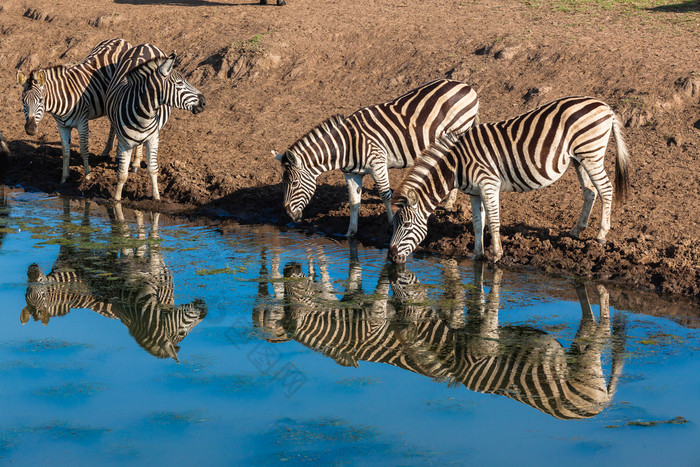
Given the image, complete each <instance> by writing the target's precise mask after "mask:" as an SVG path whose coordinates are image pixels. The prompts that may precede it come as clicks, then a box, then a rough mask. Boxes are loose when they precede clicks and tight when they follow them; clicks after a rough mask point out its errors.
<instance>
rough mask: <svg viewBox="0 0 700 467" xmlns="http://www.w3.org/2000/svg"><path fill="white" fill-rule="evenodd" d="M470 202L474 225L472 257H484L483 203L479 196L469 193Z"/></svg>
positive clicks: (478, 258)
mask: <svg viewBox="0 0 700 467" xmlns="http://www.w3.org/2000/svg"><path fill="white" fill-rule="evenodd" d="M469 199H470V201H471V203H472V226H473V227H474V254H473V255H472V259H474V260H480V259H482V258H483V257H484V205H483V203H482V202H481V197H480V196H477V195H470V196H469Z"/></svg>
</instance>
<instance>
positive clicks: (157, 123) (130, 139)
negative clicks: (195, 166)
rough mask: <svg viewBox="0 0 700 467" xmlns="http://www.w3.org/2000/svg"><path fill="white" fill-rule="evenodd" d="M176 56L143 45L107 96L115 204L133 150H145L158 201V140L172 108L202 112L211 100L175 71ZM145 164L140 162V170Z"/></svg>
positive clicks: (128, 56) (127, 57)
mask: <svg viewBox="0 0 700 467" xmlns="http://www.w3.org/2000/svg"><path fill="white" fill-rule="evenodd" d="M174 63H175V54H174V53H173V54H171V55H170V56H166V55H165V54H164V53H163V52H162V51H161V50H160V49H159V48H157V47H156V46H154V45H151V44H141V45H138V46H136V47H134V48H132V49H130V50H129V51H128V52H127V53H125V54H124V55H123V56H122V58H121V60H120V61H119V65H118V68H117V71H116V72H115V75H114V79H113V80H112V82H111V83H110V86H109V89H108V91H107V115H108V117H109V120H110V122H111V123H112V126H113V127H114V130H115V132H116V135H117V141H118V146H117V154H118V160H119V175H118V181H117V188H116V191H115V195H114V198H115V199H116V200H120V199H121V197H122V189H123V188H124V184H125V183H126V179H127V176H128V169H129V161H130V158H131V155H130V150H131V149H132V148H133V147H135V146H137V145H139V144H145V145H146V150H147V152H148V173H149V175H150V178H151V185H152V188H153V198H154V199H156V200H159V199H160V193H159V191H158V160H157V155H158V142H159V140H158V134H159V132H160V129H161V128H163V126H164V125H165V123H166V122H167V121H168V117H169V116H170V110H171V107H176V108H179V109H184V110H189V111H191V112H192V113H194V114H197V113H199V112H201V111H202V110H203V109H204V106H205V105H206V99H205V98H204V96H203V95H202V93H200V92H199V91H198V90H197V89H195V87H194V86H192V85H191V84H190V83H188V82H187V80H185V78H184V77H183V75H182V74H181V73H180V72H178V71H176V70H174V69H173V65H174ZM140 163H141V161H140V159H139V158H138V157H137V159H136V160H135V161H134V166H133V167H134V169H135V170H136V169H138V167H139V165H140Z"/></svg>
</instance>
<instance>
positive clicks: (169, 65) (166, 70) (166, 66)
mask: <svg viewBox="0 0 700 467" xmlns="http://www.w3.org/2000/svg"><path fill="white" fill-rule="evenodd" d="M174 64H175V52H173V53H172V54H170V56H169V57H168V58H166V59H165V61H164V62H163V63H161V64H160V66H159V67H158V70H159V71H160V74H161V75H163V76H168V75H169V74H170V72H171V71H173V65H174Z"/></svg>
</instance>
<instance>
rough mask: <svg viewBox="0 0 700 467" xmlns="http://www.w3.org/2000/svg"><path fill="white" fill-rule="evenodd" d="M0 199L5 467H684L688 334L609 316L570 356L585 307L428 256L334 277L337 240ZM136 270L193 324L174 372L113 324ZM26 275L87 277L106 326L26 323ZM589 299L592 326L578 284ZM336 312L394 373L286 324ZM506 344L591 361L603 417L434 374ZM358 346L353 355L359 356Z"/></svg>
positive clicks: (536, 280) (569, 290)
mask: <svg viewBox="0 0 700 467" xmlns="http://www.w3.org/2000/svg"><path fill="white" fill-rule="evenodd" d="M5 198H6V199H5V201H4V204H3V205H2V206H0V271H1V272H2V274H1V275H0V375H1V376H0V378H1V380H2V383H1V384H0V413H1V414H2V417H1V418H0V462H2V463H5V462H8V463H9V462H13V463H16V464H19V465H36V464H40V463H48V462H50V463H52V464H58V465H67V464H71V465H75V464H78V465H86V464H90V465H95V464H97V465H122V464H123V463H124V462H128V463H130V464H135V465H146V464H153V463H156V464H157V465H161V464H172V465H183V464H192V463H206V464H207V465H231V464H238V463H246V464H263V465H267V464H278V463H284V464H292V465H294V464H298V463H322V464H402V465H414V464H421V465H422V464H446V463H449V464H460V465H461V464H477V463H478V464H479V465H505V464H518V465H534V464H543V463H544V464H554V463H556V464H564V465H566V464H568V465H661V464H664V465H665V464H672V465H700V444H698V439H700V430H699V429H698V423H699V422H700V398H699V397H698V395H699V394H700V358H698V357H699V356H700V351H699V349H700V333H699V332H698V330H697V325H698V324H700V323H698V322H697V320H695V321H693V320H692V319H689V320H686V321H683V322H684V324H686V325H685V326H683V325H680V324H678V321H677V320H673V319H670V318H665V317H652V316H647V315H644V314H639V313H636V312H634V310H618V309H616V308H615V304H614V303H612V304H611V306H610V307H609V314H610V315H611V316H612V317H613V318H614V319H613V320H612V321H611V322H612V323H614V324H616V329H613V331H612V335H611V333H610V332H608V333H607V334H605V333H603V334H602V335H601V336H602V337H601V336H595V337H594V338H589V339H588V340H586V339H584V340H581V339H580V338H577V332H579V329H580V326H581V320H582V306H583V305H582V302H581V301H580V300H578V299H577V294H576V291H575V287H574V284H573V282H571V281H568V280H563V279H562V280H559V279H554V278H544V277H540V276H536V275H534V274H533V275H528V274H525V273H515V272H512V271H503V272H497V271H496V270H494V268H493V267H492V266H488V265H483V266H480V265H473V264H472V263H470V262H463V263H459V264H456V263H454V262H450V261H445V260H442V261H441V260H439V259H436V258H423V259H412V260H410V261H409V264H408V265H407V270H405V271H399V272H395V271H393V270H392V271H389V272H388V269H387V267H386V265H385V258H386V251H382V250H376V249H371V248H363V247H359V248H358V249H357V257H356V258H355V257H352V258H351V247H350V245H349V244H348V243H347V242H344V241H343V242H336V241H333V240H330V239H326V238H315V237H309V236H307V235H305V234H302V233H299V232H294V231H286V232H282V231H279V230H278V229H276V228H273V227H270V226H244V225H241V226H235V227H231V228H228V229H227V230H226V233H225V234H223V233H221V232H220V231H219V230H217V229H215V228H210V227H202V226H195V225H190V224H188V223H186V222H185V221H183V220H177V219H170V218H166V217H165V216H160V217H158V216H156V217H155V218H154V215H153V214H152V213H136V212H134V211H132V210H129V209H126V208H124V209H123V210H122V213H123V214H124V220H116V221H115V214H114V212H115V211H114V208H113V207H112V206H110V205H97V204H94V203H90V202H83V201H76V200H73V201H64V200H61V199H59V198H55V197H49V196H46V195H41V194H33V193H24V192H19V191H8V192H6V196H5ZM86 206H87V207H89V213H88V214H86V212H85V207H86ZM139 217H142V220H143V222H142V224H143V225H142V230H141V238H139V223H141V222H140V221H139ZM154 225H156V226H157V227H158V228H157V229H156V230H157V233H156V234H155V235H154V233H153V226H154ZM120 229H121V230H120ZM149 235H150V237H149ZM120 242H121V243H120ZM115 245H116V246H115ZM109 252H111V256H110V254H108V253H109ZM154 257H155V258H157V259H158V261H156V263H158V264H157V265H156V266H154V267H155V268H156V270H158V271H159V274H165V273H164V272H163V271H167V272H168V274H171V275H172V279H171V283H172V285H173V288H172V293H173V294H174V296H173V297H172V298H171V299H167V297H166V298H159V299H158V300H161V301H160V302H158V303H161V302H162V303H166V302H168V300H171V301H174V304H173V303H170V305H168V306H169V307H170V308H167V306H165V305H163V307H165V308H167V309H168V310H171V309H174V308H177V307H183V306H185V305H188V304H194V305H192V306H193V307H194V308H197V307H204V308H206V316H204V317H203V318H202V319H201V322H196V323H195V324H194V326H193V327H192V328H191V329H189V333H187V334H186V335H185V336H184V338H182V340H181V341H179V342H177V346H179V350H178V351H177V356H176V358H177V360H178V361H176V360H175V358H172V357H169V356H167V355H166V356H165V357H164V358H163V356H162V355H161V356H157V355H154V354H153V352H151V351H149V350H148V349H147V348H146V347H145V346H144V345H142V344H141V343H139V341H138V340H137V337H135V335H136V334H137V331H133V329H132V328H130V327H129V326H130V325H132V326H133V323H130V324H127V322H128V320H127V319H126V318H125V317H124V315H123V313H125V312H123V311H119V310H118V308H119V307H122V308H124V309H126V307H127V305H125V303H126V302H128V300H122V299H121V298H119V297H121V296H122V295H126V294H127V292H129V293H131V291H139V290H142V289H143V285H144V284H149V283H150V282H149V281H151V280H152V277H150V276H149V274H151V273H150V272H149V271H150V270H147V269H145V268H146V266H144V264H146V262H147V261H146V260H144V258H151V259H152V258H154ZM33 264H36V265H37V266H38V268H39V270H40V271H41V272H42V273H43V274H44V275H45V276H46V277H54V276H52V274H54V273H51V271H52V269H54V268H56V269H55V271H58V270H65V271H68V270H71V271H74V270H75V271H78V272H79V273H80V274H83V276H84V277H85V281H86V282H89V283H90V284H92V285H90V286H89V287H87V288H83V289H80V290H79V293H81V294H83V295H84V296H88V295H91V294H96V292H95V290H97V289H100V290H102V288H101V286H98V285H94V284H98V283H99V280H100V279H99V278H101V277H104V281H105V283H110V284H112V285H113V289H108V288H105V290H107V291H106V292H105V291H102V292H101V294H102V295H100V297H101V298H100V300H101V301H100V303H102V305H100V306H103V307H105V308H104V309H103V313H102V314H101V313H99V312H96V311H94V310H93V309H90V308H70V312H68V313H66V314H64V315H62V316H59V315H56V316H50V317H49V318H48V321H47V323H46V325H44V324H42V316H44V320H46V315H45V314H44V315H42V311H41V310H39V309H38V308H37V309H34V310H33V311H32V310H29V309H27V310H29V311H26V310H25V307H27V306H28V301H27V300H28V299H27V297H26V296H25V293H26V292H27V287H28V271H29V270H30V269H31V268H32V265H33ZM65 264H70V265H73V266H72V268H73V269H71V268H70V267H64V266H61V265H65ZM80 265H88V266H89V267H88V266H85V268H86V269H85V270H86V271H87V270H89V271H91V272H90V273H89V276H90V277H86V276H85V275H86V274H88V273H86V272H85V271H83V269H81V268H82V267H83V266H80ZM114 265H118V266H114ZM163 265H164V266H163ZM59 266H60V267H59ZM35 267H36V266H35ZM61 267H63V269H61ZM149 267H150V266H149ZM76 268H77V269H76ZM90 268H92V269H90ZM101 268H102V269H101ZM115 270H118V271H119V272H118V273H115V272H114V271H115ZM81 271H82V272H81ZM125 271H126V272H125ZM358 271H359V273H358ZM353 274H354V276H353ZM450 274H451V275H450ZM499 274H502V278H501V277H500V276H499ZM54 275H55V274H54ZM285 275H286V276H287V277H285ZM349 275H350V276H352V277H355V278H356V280H352V277H351V278H350V279H349ZM360 277H361V279H359V278H360ZM360 280H361V285H359V283H360V282H359V281H360ZM110 281H111V282H110ZM402 281H403V282H402ZM161 282H162V283H165V282H163V281H161ZM32 284H34V282H31V281H29V285H30V286H31V285H32ZM81 284H82V282H81ZM81 287H82V286H81ZM382 287H383V288H382ZM162 288H163V289H166V288H167V287H162ZM347 288H350V289H352V290H354V291H355V293H354V294H344V293H343V291H344V290H345V289H347ZM47 290H48V289H47ZM159 290H160V289H159ZM412 290H413V291H415V290H417V291H418V292H411V291H412ZM585 290H586V293H587V295H588V297H589V298H590V300H591V302H592V304H593V305H592V310H593V313H594V315H595V317H596V319H600V314H601V307H600V304H599V302H600V300H601V299H600V297H599V295H598V289H597V288H596V284H586V285H585ZM407 291H408V292H407ZM159 293H162V294H163V296H164V297H165V295H167V294H166V291H163V290H161V292H159ZM344 297H345V301H341V299H343V298H344ZM141 299H143V300H145V299H144V298H143V297H141ZM151 299H153V297H151ZM57 300H58V299H57ZM120 300H121V301H120ZM133 300H134V302H133V303H134V304H136V303H140V302H138V299H136V298H134V299H133ZM95 303H97V302H95ZM202 303H203V304H204V305H200V304H202ZM166 305H167V303H166ZM134 306H136V305H134ZM158 306H160V305H158ZM94 307H97V305H94ZM173 307H174V308H173ZM489 307H490V308H489ZM165 308H164V309H165ZM56 309H58V308H56ZM584 309H585V307H584ZM23 310H25V314H24V317H23V315H22V312H23ZM104 310H106V311H104ZM115 310H116V311H115ZM333 310H359V311H357V312H349V313H350V314H352V313H355V314H352V316H356V317H357V318H353V319H357V320H359V322H361V323H366V322H375V321H376V323H378V324H377V326H379V327H381V329H383V330H384V331H385V332H386V333H387V335H390V336H393V337H392V339H393V340H391V343H389V342H387V343H386V348H384V347H381V348H382V349H383V350H382V351H385V352H384V354H386V355H390V356H391V358H394V357H395V358H397V359H399V360H396V361H397V362H398V361H405V362H408V363H406V364H405V365H403V367H402V364H394V363H386V362H384V363H382V361H386V360H382V359H381V358H376V359H374V361H368V360H366V359H363V358H358V355H360V353H359V351H358V353H353V351H350V350H348V347H342V346H341V345H335V344H333V343H330V344H329V343H328V342H330V341H324V342H325V343H321V344H319V345H318V346H315V344H313V343H310V342H309V341H306V340H305V338H306V337H305V334H304V331H303V329H304V328H303V326H304V320H307V322H308V320H314V319H316V320H319V321H320V317H322V316H326V315H328V316H331V315H333V313H336V315H337V314H338V313H339V312H337V311H333ZM32 312H33V313H34V315H32V314H31V313H32ZM169 312H173V311H172V310H171V311H169ZM110 313H113V314H114V315H110ZM173 313H174V312H173ZM489 313H491V314H492V315H489ZM494 313H496V314H497V324H498V328H497V332H498V334H497V335H495V334H488V333H485V334H483V335H481V334H479V335H478V336H475V335H474V332H473V329H472V328H469V326H467V325H464V323H465V322H467V319H466V318H464V316H474V315H475V314H476V315H478V316H482V315H483V316H493V314H494ZM120 316H121V318H120ZM334 316H335V315H334ZM689 316H697V310H689ZM359 317H363V318H359ZM363 319H364V320H365V321H362V320H363ZM372 320H375V321H372ZM22 321H27V322H26V324H22ZM312 322H313V321H312ZM332 322H334V323H336V324H337V322H336V321H332ZM475 322H477V323H484V322H486V321H485V319H484V318H479V319H477V320H476V321H475ZM594 323H595V322H594ZM688 323H691V324H690V325H688ZM693 323H694V324H693ZM622 324H624V326H622ZM318 326H321V327H322V324H319V325H318ZM431 326H432V327H431ZM610 327H615V326H609V327H607V329H609V328H610ZM620 327H623V330H622V331H620V329H619V328H620ZM438 328H439V329H442V330H445V331H444V334H443V335H444V336H448V337H449V339H452V340H450V341H449V342H450V344H449V345H447V344H444V342H443V341H438V339H437V338H436V337H435V336H436V335H437V333H438V331H435V335H434V336H432V337H429V336H427V335H426V334H425V332H427V331H425V330H426V329H428V330H431V329H432V330H435V329H438ZM464 329H472V331H469V332H467V331H463V330H464ZM599 329H603V328H602V327H601V328H599ZM447 330H449V332H448V331H447ZM603 330H604V329H603ZM441 332H442V331H441ZM523 332H524V333H525V334H527V335H528V336H531V337H530V338H531V339H535V341H536V342H543V344H536V345H537V347H536V349H537V350H536V351H533V352H534V353H537V354H538V355H540V356H539V357H538V358H539V360H537V361H545V360H547V359H548V358H549V357H548V356H549V355H553V353H555V352H559V350H558V348H559V347H562V346H563V349H565V350H566V349H570V348H571V347H572V346H574V345H580V346H581V347H582V348H585V347H586V346H590V345H596V343H599V344H600V348H601V350H600V352H599V353H598V354H595V353H594V354H593V357H592V359H593V360H594V362H593V363H594V364H593V365H592V368H593V367H596V366H595V363H596V361H597V367H596V368H600V369H601V371H602V378H603V379H604V381H605V383H606V384H607V383H609V381H610V376H611V374H612V373H614V372H617V379H616V384H614V388H615V389H616V390H615V391H614V394H612V391H611V399H610V400H609V401H607V402H605V403H604V404H601V405H600V408H599V409H597V410H598V411H599V413H592V414H589V415H585V416H583V415H581V416H579V417H577V418H576V419H565V418H561V417H558V416H557V415H556V414H553V413H552V412H551V411H548V410H546V409H545V410H543V409H542V408H537V407H536V406H533V405H531V404H528V403H525V402H521V401H520V400H519V399H518V397H521V398H522V397H524V395H523V394H516V393H515V392H513V391H515V389H513V388H514V387H515V386H513V385H511V386H510V387H509V388H504V389H502V390H500V392H498V391H496V392H495V393H485V392H489V391H485V392H484V391H482V392H479V391H478V390H471V389H470V388H468V387H467V386H466V385H465V384H463V383H462V382H460V381H457V379H458V377H457V376H455V375H456V373H455V372H453V371H452V370H448V369H447V366H446V365H447V363H445V362H447V361H450V358H452V357H453V356H454V355H458V352H457V353H455V352H456V351H455V350H454V349H463V348H469V349H472V348H476V349H477V350H475V351H474V352H476V354H478V355H482V356H483V355H486V356H487V357H485V360H484V361H491V360H488V358H491V359H493V358H496V357H499V358H501V357H502V358H506V357H507V356H508V355H510V354H508V352H516V354H517V352H518V351H519V350H517V349H522V348H524V347H525V346H527V345H529V344H526V343H522V344H521V343H519V342H517V341H514V340H513V339H511V338H510V337H509V338H508V339H506V338H505V337H504V336H511V335H514V334H513V333H515V334H518V333H521V334H522V333H523ZM518 335H519V334H518ZM494 336H496V337H494ZM532 336H535V338H533V337H532ZM334 339H336V341H337V342H341V341H342V342H345V341H347V339H349V338H348V337H347V336H341V335H337V336H335V337H334ZM343 339H345V341H343ZM358 339H359V338H356V339H354V340H352V339H351V340H350V341H351V342H353V343H354V345H355V346H356V347H357V348H361V347H362V345H363V342H359V341H358ZM446 339H447V337H446ZM350 341H348V342H350ZM366 341H367V339H366V340H365V342H364V343H365V344H366ZM334 342H335V341H334ZM440 342H442V344H441V343H440ZM545 343H546V345H545ZM443 344H444V345H443ZM555 344H556V345H555ZM616 345H617V347H616ZM391 346H395V348H393V347H391ZM387 349H388V350H387ZM392 349H393V350H392ZM513 349H516V350H513ZM470 352H471V350H470ZM378 353H382V352H378ZM363 355H366V354H363ZM470 355H471V354H470ZM521 355H525V354H524V353H523V354H521ZM528 355H530V354H528ZM575 355H576V354H575V353H571V352H570V353H568V354H567V359H565V360H562V361H560V363H559V364H560V366H562V367H563V368H564V369H565V370H566V371H564V372H565V373H566V374H569V373H571V372H572V371H574V370H575V369H576V368H579V367H580V366H584V367H586V368H587V366H586V365H588V364H589V363H590V362H588V363H581V361H580V360H579V361H577V362H578V363H576V362H575ZM372 358H374V357H372ZM386 358H389V357H386ZM522 358H525V357H522ZM528 358H530V357H528ZM368 359H369V358H368ZM401 359H403V360H401ZM613 360H615V362H616V364H615V365H614V364H613ZM533 361H534V360H533ZM620 362H621V364H620ZM341 363H342V364H341ZM355 365H356V366H355ZM533 365H535V363H533ZM567 365H568V366H567ZM576 365H579V366H576ZM613 367H615V368H614V369H613ZM567 371H568V373H567ZM591 371H593V370H591ZM586 374H588V373H586ZM599 376H601V375H599ZM540 377H541V378H543V380H544V379H546V376H544V375H541V376H540ZM486 379H488V377H486ZM543 384H544V383H543ZM562 388H563V387H562ZM472 389H473V388H472ZM562 390H564V389H562ZM492 392H493V391H492ZM543 403H544V402H543ZM537 404H539V402H537V403H536V404H535V405H537ZM551 404H554V403H553V402H552V403H551ZM545 405H547V404H546V403H545ZM574 405H576V404H575V403H574Z"/></svg>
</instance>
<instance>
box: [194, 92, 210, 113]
mask: <svg viewBox="0 0 700 467" xmlns="http://www.w3.org/2000/svg"><path fill="white" fill-rule="evenodd" d="M198 97H199V101H198V102H197V105H195V106H194V107H193V108H192V113H193V114H195V115H197V114H198V113H200V112H202V111H204V107H206V105H207V98H206V97H204V94H200V95H199V96H198Z"/></svg>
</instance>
